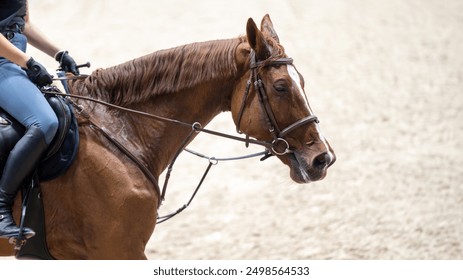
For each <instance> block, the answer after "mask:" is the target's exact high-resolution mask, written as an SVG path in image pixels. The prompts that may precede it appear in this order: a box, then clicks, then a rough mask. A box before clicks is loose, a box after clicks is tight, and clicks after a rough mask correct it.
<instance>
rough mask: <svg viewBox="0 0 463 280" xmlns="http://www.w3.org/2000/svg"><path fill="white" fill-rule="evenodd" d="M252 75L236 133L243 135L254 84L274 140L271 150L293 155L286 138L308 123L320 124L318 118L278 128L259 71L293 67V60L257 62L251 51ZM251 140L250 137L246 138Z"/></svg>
mask: <svg viewBox="0 0 463 280" xmlns="http://www.w3.org/2000/svg"><path fill="white" fill-rule="evenodd" d="M250 56H251V64H250V68H251V75H250V77H249V80H248V82H247V84H246V89H245V92H244V95H243V101H242V103H241V106H240V111H239V113H238V121H237V123H236V131H237V132H238V133H240V134H241V133H243V132H242V131H241V130H240V123H241V119H242V117H243V114H244V109H245V106H246V100H247V98H248V96H249V91H250V89H251V84H254V89H255V91H256V93H257V97H258V99H259V104H260V106H261V108H262V110H263V112H264V113H265V114H264V115H265V120H266V122H267V125H268V127H269V128H268V131H269V132H270V133H271V135H272V137H273V140H272V144H271V150H272V152H273V153H274V154H276V155H279V156H281V155H285V154H288V153H292V150H291V149H290V147H289V143H288V141H286V140H285V138H284V137H285V136H286V135H288V134H289V133H290V132H291V131H293V130H295V129H296V128H298V127H300V126H303V125H306V124H308V123H312V122H316V123H318V122H319V121H318V118H317V116H315V115H309V116H307V117H305V118H302V119H300V120H298V121H296V122H294V123H293V124H291V125H289V126H287V127H286V128H284V129H280V128H279V126H278V123H277V121H276V118H275V114H274V113H273V110H272V106H271V105H270V102H269V99H268V95H267V93H266V91H265V87H264V83H263V82H262V79H261V77H260V75H259V72H258V69H259V68H260V67H269V66H280V65H291V64H293V59H292V58H278V59H275V60H270V61H257V60H256V53H255V52H254V51H253V50H251V54H250ZM246 137H247V138H249V136H246ZM280 143H282V145H284V148H283V149H279V148H277V146H281V144H280Z"/></svg>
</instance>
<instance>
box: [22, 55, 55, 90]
mask: <svg viewBox="0 0 463 280" xmlns="http://www.w3.org/2000/svg"><path fill="white" fill-rule="evenodd" d="M26 65H27V69H24V70H25V71H26V73H27V76H28V77H29V79H30V80H31V81H32V82H33V83H34V84H36V85H38V86H39V87H43V86H46V85H49V84H51V83H52V82H53V77H52V76H51V75H50V74H49V73H48V72H47V69H45V67H43V65H42V64H40V63H38V62H37V61H35V60H34V59H33V58H32V57H31V58H30V59H29V60H28V61H27V64H26Z"/></svg>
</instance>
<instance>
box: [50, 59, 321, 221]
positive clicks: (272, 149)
mask: <svg viewBox="0 0 463 280" xmlns="http://www.w3.org/2000/svg"><path fill="white" fill-rule="evenodd" d="M250 56H251V58H250V60H251V64H250V68H251V71H250V72H251V74H250V77H249V80H248V82H247V85H246V89H245V93H244V95H243V101H242V103H241V106H240V111H239V114H238V121H237V124H236V131H237V132H238V133H240V134H241V133H243V132H242V131H241V130H240V123H241V119H242V117H243V114H244V110H245V107H246V101H247V98H248V96H249V92H250V89H251V85H252V83H254V88H255V91H256V93H257V95H258V99H259V103H260V105H261V107H262V108H263V111H264V113H265V117H266V122H267V125H268V127H269V130H268V131H269V132H270V133H271V134H272V136H273V140H272V141H271V142H268V141H259V140H256V139H251V138H250V137H249V135H246V137H245V138H242V137H238V136H234V135H230V134H226V133H222V132H217V131H213V130H208V129H205V128H203V127H202V125H201V124H200V123H199V122H195V123H193V124H190V123H186V122H183V121H180V120H175V119H171V118H166V117H161V116H158V115H154V114H150V113H146V112H142V111H137V110H133V109H128V108H125V107H121V106H118V105H114V104H111V103H108V102H105V101H102V100H98V99H95V98H91V97H86V96H80V95H74V94H70V93H61V92H59V91H58V90H50V88H45V89H44V90H42V92H43V93H46V94H54V95H60V96H64V97H67V98H76V99H81V100H87V101H91V102H94V103H97V104H101V105H104V106H107V107H109V108H113V109H117V110H120V111H124V112H128V113H132V114H137V115H141V116H144V117H147V118H151V119H155V120H158V121H163V122H170V123H173V124H177V125H181V126H185V127H189V128H191V132H190V133H189V135H188V136H187V137H186V138H185V140H184V141H183V143H182V145H181V146H180V148H179V149H178V150H177V152H176V154H175V156H174V158H173V159H172V161H171V163H170V164H169V166H168V168H167V173H166V177H165V181H164V185H163V188H162V191H161V190H160V188H159V184H158V181H157V179H156V178H155V176H154V175H153V174H152V173H151V171H150V170H148V168H147V167H146V165H144V164H143V163H142V162H141V161H140V160H138V158H137V157H136V156H135V155H134V154H133V153H132V152H130V151H129V150H128V149H127V148H125V147H124V145H123V144H121V143H120V142H119V141H117V140H116V139H115V138H114V137H112V136H111V135H110V133H108V132H107V131H106V130H105V129H104V128H102V127H100V126H99V125H97V124H96V123H95V122H93V121H92V120H91V119H90V116H89V115H88V114H87V113H85V114H84V116H85V117H86V119H87V120H88V121H89V122H90V127H91V128H92V129H94V130H97V131H99V132H100V133H101V134H103V135H104V136H105V137H106V138H107V139H108V140H109V141H110V142H111V143H113V144H114V145H115V146H116V147H117V148H118V149H120V150H121V151H122V152H123V153H124V154H125V155H127V156H128V157H129V158H130V159H131V160H132V161H133V162H134V163H135V164H136V165H137V166H138V167H139V168H140V169H141V171H142V172H143V173H144V174H145V175H146V176H147V178H148V179H149V180H150V181H151V182H152V184H153V185H154V186H155V190H156V192H157V194H158V197H159V201H160V202H161V203H158V208H159V207H160V206H161V204H162V201H164V199H165V195H166V191H167V184H168V182H169V179H170V175H171V172H172V170H173V166H174V164H175V162H176V160H177V158H178V156H179V155H180V153H181V152H182V151H183V150H185V151H187V152H189V153H192V154H194V155H196V156H198V157H202V158H206V159H207V160H208V161H209V164H208V166H207V168H206V170H205V172H204V174H203V176H202V177H201V180H200V182H199V184H198V185H197V187H196V189H195V191H194V192H193V194H192V196H191V197H190V199H189V201H188V202H187V203H186V204H184V205H183V206H182V207H180V208H179V209H178V210H177V211H175V212H173V213H171V214H168V215H166V216H161V217H160V216H158V218H157V222H156V223H158V224H159V223H162V222H165V221H167V220H169V219H170V218H172V217H174V216H176V215H177V214H179V213H180V212H182V211H183V210H185V209H186V208H187V207H188V206H189V205H190V203H191V202H192V201H193V199H194V197H195V196H196V194H197V192H198V190H199V188H200V187H201V185H202V183H203V182H204V179H205V178H206V176H207V174H208V173H209V170H210V169H211V167H212V166H213V165H217V164H218V162H219V161H225V160H240V159H245V158H251V157H256V156H262V155H263V157H262V158H261V161H262V160H265V159H267V158H268V157H270V156H272V155H279V156H281V155H285V154H288V153H293V151H292V150H291V149H290V146H289V143H288V141H286V140H285V139H284V137H285V136H286V135H287V134H289V133H290V132H291V131H293V130H294V129H296V128H298V127H300V126H303V125H306V124H308V123H311V122H317V123H318V118H317V116H315V115H309V116H307V117H305V118H302V119H300V120H298V121H296V122H294V123H293V124H291V125H289V126H287V127H286V128H284V129H282V130H281V129H280V128H279V126H278V123H277V121H276V119H275V115H274V113H273V110H272V107H271V105H270V102H269V100H268V96H267V93H266V92H265V88H264V84H263V82H262V79H261V77H260V76H259V74H258V71H257V70H258V69H259V68H260V67H268V66H279V65H288V64H292V63H293V59H291V58H279V59H276V60H272V61H256V55H255V52H254V51H253V50H251V54H250ZM82 78H84V77H82ZM71 79H77V78H76V77H69V78H68V77H60V78H59V80H71ZM51 89H53V87H51ZM71 103H72V104H73V105H74V106H75V107H76V112H77V113H78V114H82V113H84V110H85V109H84V107H83V106H82V105H78V104H75V103H74V102H72V101H71ZM199 132H204V133H207V134H211V135H215V136H218V137H222V138H227V139H232V140H235V141H240V142H244V143H245V144H246V147H247V146H249V144H255V145H260V146H263V147H265V148H266V150H265V151H264V152H261V153H255V154H251V155H247V156H242V157H234V158H215V157H207V156H205V155H202V154H200V153H197V152H194V151H191V150H189V149H186V146H187V144H188V143H189V141H190V139H191V138H192V137H193V135H194V133H199ZM280 143H283V145H284V148H283V149H282V150H281V145H279V144H280ZM278 146H280V148H278Z"/></svg>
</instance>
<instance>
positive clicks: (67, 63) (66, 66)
mask: <svg viewBox="0 0 463 280" xmlns="http://www.w3.org/2000/svg"><path fill="white" fill-rule="evenodd" d="M55 59H56V61H58V62H59V66H60V67H61V69H62V70H63V71H64V72H71V73H72V74H74V75H79V69H77V64H76V62H75V61H74V59H73V58H72V57H71V56H70V55H69V53H68V51H60V52H58V53H57V54H56V55H55Z"/></svg>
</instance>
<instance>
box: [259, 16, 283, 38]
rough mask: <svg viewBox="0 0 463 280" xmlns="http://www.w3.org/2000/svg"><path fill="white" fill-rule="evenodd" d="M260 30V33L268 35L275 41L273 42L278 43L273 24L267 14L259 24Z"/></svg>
mask: <svg viewBox="0 0 463 280" xmlns="http://www.w3.org/2000/svg"><path fill="white" fill-rule="evenodd" d="M260 30H262V32H264V33H268V35H270V36H271V37H272V38H273V39H275V41H277V42H278V43H280V38H278V35H277V33H276V31H275V29H274V28H273V23H272V21H271V20H270V16H269V15H268V14H266V15H265V16H264V18H263V19H262V22H261V24H260Z"/></svg>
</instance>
